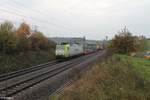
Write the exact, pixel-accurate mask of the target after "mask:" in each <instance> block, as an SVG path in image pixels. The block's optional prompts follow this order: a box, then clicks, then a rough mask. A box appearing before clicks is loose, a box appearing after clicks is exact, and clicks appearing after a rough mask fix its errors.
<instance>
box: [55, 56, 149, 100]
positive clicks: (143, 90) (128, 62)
mask: <svg viewBox="0 0 150 100" xmlns="http://www.w3.org/2000/svg"><path fill="white" fill-rule="evenodd" d="M149 64H150V61H147V60H144V59H141V58H134V57H129V56H125V55H114V56H112V57H111V58H109V59H108V60H106V61H104V62H102V63H97V64H96V65H94V66H93V67H92V69H91V70H89V71H88V72H86V74H84V75H82V77H81V78H80V79H79V80H78V81H76V82H75V83H74V84H73V85H71V86H69V87H67V88H65V89H64V91H63V92H62V93H61V94H60V95H57V94H56V95H55V96H53V100H150V79H149V75H150V66H149Z"/></svg>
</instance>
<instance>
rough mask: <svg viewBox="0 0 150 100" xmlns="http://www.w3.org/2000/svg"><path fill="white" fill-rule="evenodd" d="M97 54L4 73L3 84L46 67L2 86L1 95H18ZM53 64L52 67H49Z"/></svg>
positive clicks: (1, 80)
mask: <svg viewBox="0 0 150 100" xmlns="http://www.w3.org/2000/svg"><path fill="white" fill-rule="evenodd" d="M93 55H95V54H91V55H86V56H82V57H80V58H76V59H73V60H69V61H66V62H60V63H58V61H53V62H49V63H46V64H42V65H39V66H35V67H31V68H27V69H24V70H20V71H16V72H12V73H9V74H4V75H1V76H0V83H1V82H3V84H5V81H8V80H13V79H14V80H15V78H17V77H20V76H24V75H27V74H30V73H33V74H34V72H36V71H41V70H43V69H44V71H41V72H40V73H38V74H36V75H33V76H30V77H26V78H24V79H21V80H18V81H16V82H12V83H9V84H7V86H6V87H0V96H1V97H11V96H13V95H16V94H17V93H19V92H21V91H23V90H25V89H28V88H30V87H33V86H34V85H36V84H38V83H40V82H42V81H44V80H46V79H49V78H51V77H53V76H55V75H57V74H59V73H61V72H63V71H66V70H68V69H70V68H72V67H73V66H75V65H77V64H79V63H80V62H82V61H84V60H86V59H87V58H88V57H90V56H93ZM49 66H51V67H49Z"/></svg>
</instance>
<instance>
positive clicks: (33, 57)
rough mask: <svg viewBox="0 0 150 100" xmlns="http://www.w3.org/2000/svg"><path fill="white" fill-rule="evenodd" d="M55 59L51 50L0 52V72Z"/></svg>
mask: <svg viewBox="0 0 150 100" xmlns="http://www.w3.org/2000/svg"><path fill="white" fill-rule="evenodd" d="M53 59H55V56H54V52H53V51H29V52H26V53H19V54H10V55H6V54H5V55H4V54H3V55H2V54H0V74H3V73H8V72H11V71H16V70H19V69H23V68H27V67H31V66H34V65H38V64H42V63H46V62H49V61H50V60H53Z"/></svg>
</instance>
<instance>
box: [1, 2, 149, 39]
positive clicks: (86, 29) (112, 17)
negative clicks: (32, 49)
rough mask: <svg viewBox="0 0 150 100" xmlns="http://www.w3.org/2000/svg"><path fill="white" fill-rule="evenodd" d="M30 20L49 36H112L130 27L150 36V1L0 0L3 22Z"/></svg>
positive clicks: (92, 37) (135, 31)
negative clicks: (125, 27)
mask: <svg viewBox="0 0 150 100" xmlns="http://www.w3.org/2000/svg"><path fill="white" fill-rule="evenodd" d="M3 20H10V21H12V22H13V23H14V24H15V25H16V26H18V25H19V24H20V23H21V22H23V21H25V22H27V23H28V24H29V25H30V26H31V27H32V28H35V27H36V28H37V29H38V30H39V31H42V32H43V33H44V34H45V35H46V36H49V37H56V36H57V37H83V36H86V38H88V39H96V40H99V39H104V38H105V37H106V36H108V37H109V38H111V37H112V36H114V34H116V33H117V32H118V31H119V30H120V29H122V28H124V26H127V28H128V29H129V30H130V31H131V32H132V33H134V35H145V36H147V37H150V0H0V22H2V21H3Z"/></svg>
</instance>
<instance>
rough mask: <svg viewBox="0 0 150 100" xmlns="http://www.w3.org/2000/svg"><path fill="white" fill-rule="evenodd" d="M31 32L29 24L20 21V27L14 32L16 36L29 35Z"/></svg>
mask: <svg viewBox="0 0 150 100" xmlns="http://www.w3.org/2000/svg"><path fill="white" fill-rule="evenodd" d="M30 34H31V32H30V26H29V25H28V24H26V23H24V22H23V23H22V24H21V25H20V27H19V28H18V30H17V32H16V35H17V36H19V37H20V36H27V35H30Z"/></svg>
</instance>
